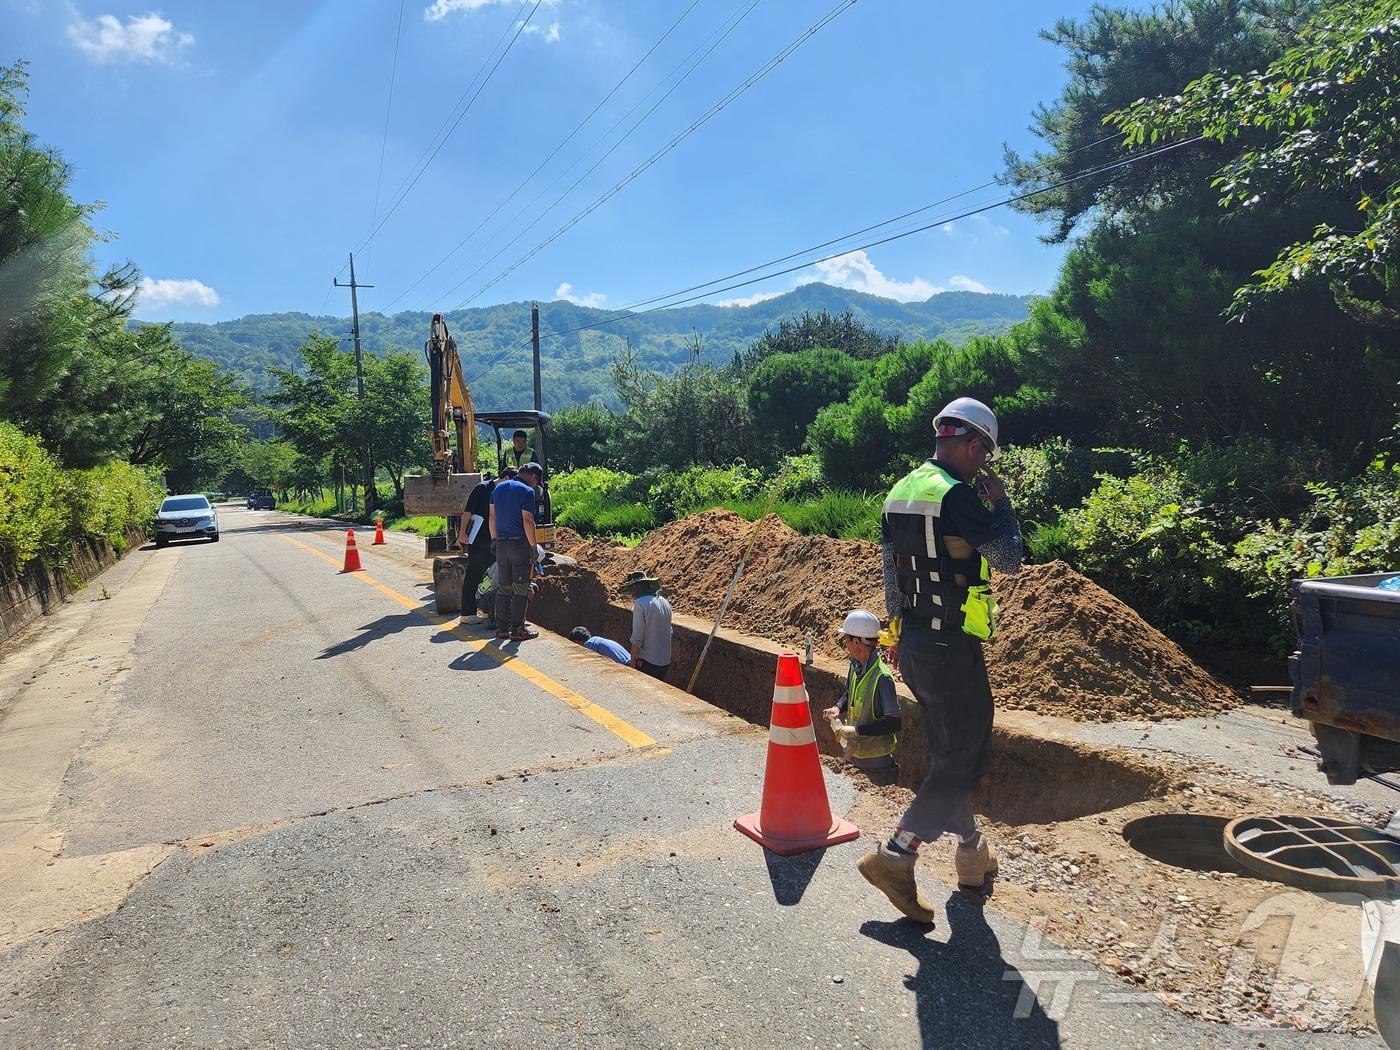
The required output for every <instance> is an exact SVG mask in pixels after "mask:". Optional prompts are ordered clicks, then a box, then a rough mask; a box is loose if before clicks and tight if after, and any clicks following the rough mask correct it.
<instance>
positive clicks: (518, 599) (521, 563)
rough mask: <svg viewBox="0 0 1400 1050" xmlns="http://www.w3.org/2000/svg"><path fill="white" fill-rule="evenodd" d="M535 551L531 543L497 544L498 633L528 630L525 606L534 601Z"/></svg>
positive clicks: (522, 539) (517, 540) (512, 540)
mask: <svg viewBox="0 0 1400 1050" xmlns="http://www.w3.org/2000/svg"><path fill="white" fill-rule="evenodd" d="M534 567H535V548H534V545H533V544H532V543H530V541H529V540H527V539H524V538H521V539H511V540H497V541H496V580H497V584H496V630H497V631H504V630H507V629H509V630H511V631H522V630H524V629H525V606H526V604H527V603H528V602H529V600H530V573H531V572H532V571H533V570H534Z"/></svg>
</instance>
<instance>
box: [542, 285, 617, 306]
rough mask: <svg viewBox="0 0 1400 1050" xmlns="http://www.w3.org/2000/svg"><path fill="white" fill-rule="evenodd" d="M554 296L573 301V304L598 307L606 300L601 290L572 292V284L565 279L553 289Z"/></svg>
mask: <svg viewBox="0 0 1400 1050" xmlns="http://www.w3.org/2000/svg"><path fill="white" fill-rule="evenodd" d="M554 298H556V299H563V300H564V301H565V302H566V303H573V304H574V305H575V306H592V307H595V308H596V307H599V306H602V305H603V303H604V302H605V301H606V300H607V298H608V297H607V296H606V295H604V294H603V293H602V292H589V293H588V294H587V295H578V294H576V293H575V292H574V286H573V285H572V284H570V283H569V282H568V281H565V282H564V283H563V284H561V285H560V286H559V287H558V288H556V289H554Z"/></svg>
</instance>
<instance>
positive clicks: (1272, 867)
mask: <svg viewBox="0 0 1400 1050" xmlns="http://www.w3.org/2000/svg"><path fill="white" fill-rule="evenodd" d="M1224 839H1225V851H1226V853H1228V854H1229V855H1230V856H1231V857H1232V858H1233V859H1234V860H1235V861H1236V862H1238V864H1239V865H1240V867H1242V868H1244V869H1245V870H1246V871H1248V872H1249V873H1250V874H1253V875H1257V876H1258V877H1260V878H1264V879H1270V880H1272V881H1274V882H1282V883H1284V884H1286V885H1289V886H1296V887H1298V888H1299V889H1303V890H1312V891H1314V892H1318V893H1359V894H1363V895H1365V896H1368V897H1397V896H1400V841H1397V840H1396V839H1393V838H1391V837H1390V836H1389V835H1387V834H1386V833H1385V832H1383V831H1382V830H1381V829H1379V828H1374V827H1370V826H1368V825H1366V824H1357V823H1354V822H1352V821H1349V820H1336V819H1334V818H1331V817H1293V816H1272V817H1239V818H1237V819H1235V820H1232V821H1230V823H1229V824H1227V825H1226V827H1225V834H1224Z"/></svg>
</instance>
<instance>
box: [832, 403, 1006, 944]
mask: <svg viewBox="0 0 1400 1050" xmlns="http://www.w3.org/2000/svg"><path fill="white" fill-rule="evenodd" d="M933 423H934V428H935V430H936V433H937V445H936V449H935V452H934V458H933V459H931V460H928V461H926V462H925V463H923V464H921V465H920V466H918V467H915V468H914V470H913V471H911V472H910V473H909V474H908V476H906V477H905V478H904V479H903V480H901V481H900V482H898V483H897V484H896V485H895V486H894V488H893V489H891V490H890V494H889V496H888V498H886V500H885V507H884V516H883V519H882V529H881V531H882V537H883V557H884V577H885V605H886V607H887V610H888V612H889V616H890V635H891V636H892V644H891V645H890V647H889V662H890V665H891V666H893V667H896V668H899V669H900V670H901V671H902V672H903V674H904V681H905V682H906V683H907V684H908V686H909V688H910V690H911V691H912V692H913V694H914V697H915V699H916V700H917V701H918V702H919V719H920V722H921V723H922V724H923V727H924V733H925V735H926V736H927V738H928V755H929V772H928V775H927V776H926V777H925V778H924V782H923V784H922V785H921V786H920V787H919V791H918V793H917V794H916V795H915V796H914V801H913V802H912V803H911V804H910V806H909V809H908V810H907V811H906V812H905V814H904V816H903V817H902V818H901V819H900V822H899V826H898V827H897V828H896V829H895V832H894V834H893V835H891V836H890V839H889V841H888V842H883V843H880V844H879V845H878V846H877V847H876V848H875V849H874V850H873V851H872V852H870V853H868V854H866V855H865V856H864V857H862V858H861V859H860V861H859V863H858V864H857V867H858V868H859V870H860V873H861V874H862V875H863V876H865V878H866V880H867V881H869V882H870V883H871V884H872V885H874V886H875V887H876V888H878V889H879V890H881V891H882V892H883V893H884V894H885V896H886V897H888V898H889V899H890V902H891V903H892V904H893V905H894V906H895V907H896V908H898V909H899V910H900V911H902V912H903V913H904V914H905V915H907V916H909V917H910V918H911V919H915V920H917V921H919V922H926V923H931V922H933V909H932V907H931V906H930V905H929V903H928V901H927V900H925V899H924V898H923V897H922V896H921V895H920V894H919V890H918V887H917V886H916V885H915V882H914V861H915V860H916V859H917V856H918V851H919V846H920V845H921V844H922V843H924V842H932V841H933V840H935V839H937V838H938V837H939V836H940V835H942V834H944V833H945V832H949V833H952V834H953V835H956V836H957V838H958V848H957V853H956V855H955V858H954V865H955V868H956V871H957V878H958V885H959V886H960V887H962V888H963V889H969V890H972V889H975V890H979V891H981V892H982V893H984V894H985V893H990V892H991V888H992V880H993V879H994V877H995V876H996V873H997V858H996V853H995V851H993V849H992V847H991V845H990V844H989V843H988V842H987V841H986V840H985V839H984V838H983V837H982V835H981V833H980V832H979V831H978V830H977V825H976V823H975V822H974V820H973V817H972V793H973V791H974V790H975V789H976V787H977V784H978V782H979V781H980V780H981V779H982V777H983V776H984V775H985V774H986V772H987V767H988V762H989V759H990V756H991V741H992V691H991V687H990V685H989V684H988V682H987V666H986V664H985V662H984V661H983V656H982V644H983V643H984V642H986V641H987V640H988V639H989V638H991V637H992V634H993V632H994V631H995V629H996V602H995V600H994V599H993V598H992V595H991V589H990V587H989V582H990V570H991V569H992V568H995V569H996V570H997V571H998V572H1016V571H1017V570H1018V569H1020V567H1021V526H1020V522H1019V521H1018V520H1017V518H1016V512H1015V510H1014V509H1013V508H1012V506H1011V500H1010V499H1008V498H1007V495H1006V487H1005V486H1004V485H1003V484H1002V483H1001V479H999V478H998V477H997V476H996V475H995V474H994V473H992V471H991V470H990V469H988V467H987V463H988V461H989V460H990V459H991V458H992V457H993V456H995V455H996V453H997V451H998V449H997V420H996V416H994V415H993V414H992V410H991V409H989V408H988V407H987V406H986V405H984V404H982V402H980V401H976V400H974V399H972V398H970V397H960V398H958V399H956V400H955V401H953V402H951V403H950V404H949V405H948V406H947V407H946V408H945V409H943V411H942V412H940V413H939V414H938V415H937V416H935V417H934V421H933ZM974 486H975V487H974Z"/></svg>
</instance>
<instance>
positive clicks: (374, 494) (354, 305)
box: [331, 252, 379, 513]
mask: <svg viewBox="0 0 1400 1050" xmlns="http://www.w3.org/2000/svg"><path fill="white" fill-rule="evenodd" d="M331 280H332V283H334V284H335V286H336V287H337V288H349V289H350V334H351V336H352V337H353V338H354V340H355V386H356V388H357V389H358V391H359V394H360V400H361V401H364V399H365V366H364V361H363V359H362V358H361V356H360V297H359V295H358V294H356V293H357V292H358V291H359V289H361V288H373V287H374V285H372V284H360V283H359V282H358V281H356V280H355V253H354V252H351V253H350V283H349V284H341V283H340V281H339V280H337V279H335V278H332V279H331ZM366 441H368V438H366ZM360 458H361V465H362V467H363V469H364V487H365V511H366V513H369V512H372V511H373V510H374V509H375V508H376V507H378V506H379V490H378V488H377V487H376V486H375V484H374V464H373V463H371V462H370V459H369V445H368V444H366V445H365V447H364V448H363V449H362V450H361V452H360Z"/></svg>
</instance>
